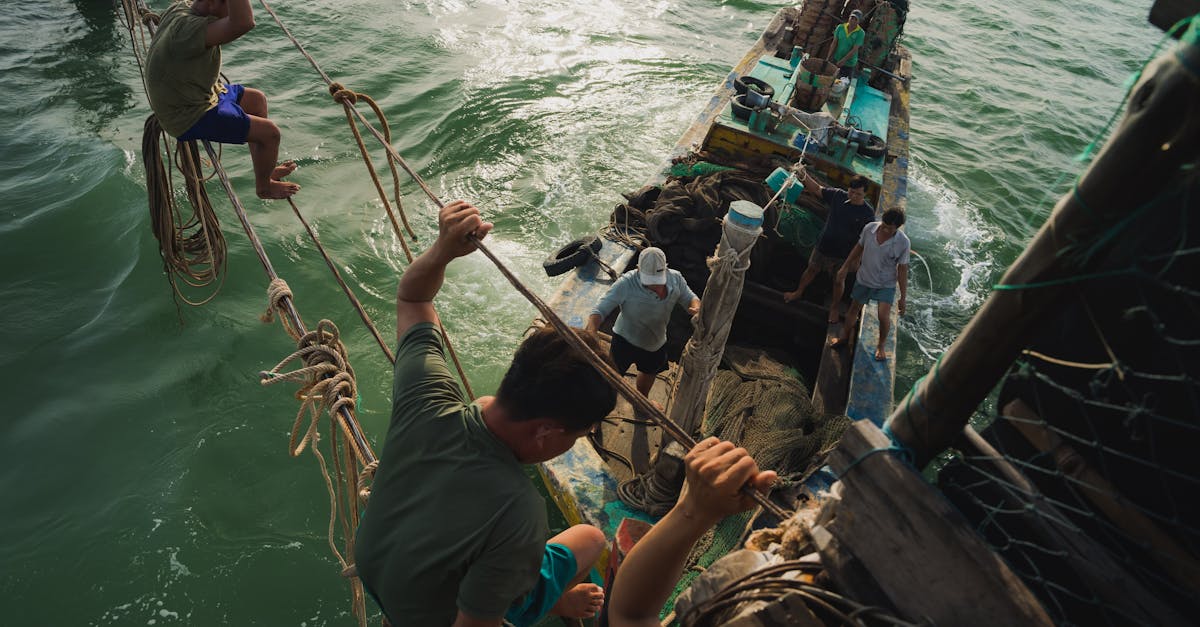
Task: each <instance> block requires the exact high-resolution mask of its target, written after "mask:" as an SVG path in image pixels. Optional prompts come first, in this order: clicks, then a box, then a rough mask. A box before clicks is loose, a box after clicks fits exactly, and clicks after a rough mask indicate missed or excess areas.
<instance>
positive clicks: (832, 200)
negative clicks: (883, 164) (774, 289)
mask: <svg viewBox="0 0 1200 627" xmlns="http://www.w3.org/2000/svg"><path fill="white" fill-rule="evenodd" d="M802 179H803V180H802V181H801V182H802V183H803V184H804V192H805V193H807V194H811V195H814V196H820V197H821V199H822V200H824V201H825V206H827V207H829V214H828V215H827V216H826V217H825V228H824V229H822V230H821V236H820V237H819V238H817V245H816V246H814V247H813V251H812V254H811V255H810V256H809V258H808V267H806V268H805V269H804V274H803V275H801V276H800V284H799V285H797V286H796V289H794V290H792V291H790V292H786V293H784V295H783V301H784V302H787V303H790V302H792V301H794V300H799V299H800V298H801V297H802V296H804V290H805V289H807V288H808V286H809V284H810V283H812V282H813V280H814V279H816V278H817V275H818V274H820V273H822V272H824V273H826V274H828V275H829V276H830V277H832V278H833V297H832V298H830V301H829V324H837V322H838V320H840V319H841V305H842V292H843V291H844V290H845V285H846V275H844V274H840V273H839V272H838V270H839V269H840V268H841V267H842V264H844V263H845V261H846V256H847V255H849V254H850V250H851V249H853V248H854V242H856V241H858V236H859V234H860V233H862V229H863V227H864V226H866V225H867V224H868V223H870V222H871V221H872V220H874V219H875V208H874V207H872V206H871V203H869V202H867V183H868V182H869V181H867V179H866V177H862V176H856V177H854V178H853V179H851V180H850V185H849V186H848V187H847V189H838V188H836V187H822V186H821V184H820V183H818V182H817V180H816V179H814V178H813V177H812V176H809V174H808V172H805V173H804V176H803V177H802Z"/></svg>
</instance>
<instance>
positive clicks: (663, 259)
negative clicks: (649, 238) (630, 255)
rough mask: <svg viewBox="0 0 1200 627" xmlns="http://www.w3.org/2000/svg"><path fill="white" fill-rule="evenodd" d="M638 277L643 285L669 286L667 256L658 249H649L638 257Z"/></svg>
mask: <svg viewBox="0 0 1200 627" xmlns="http://www.w3.org/2000/svg"><path fill="white" fill-rule="evenodd" d="M638 276H639V277H640V278H641V279H642V285H666V284H667V256H666V255H665V254H663V251H662V250H659V249H658V248H654V247H651V248H647V249H646V250H643V251H642V254H641V255H640V256H639V257H638Z"/></svg>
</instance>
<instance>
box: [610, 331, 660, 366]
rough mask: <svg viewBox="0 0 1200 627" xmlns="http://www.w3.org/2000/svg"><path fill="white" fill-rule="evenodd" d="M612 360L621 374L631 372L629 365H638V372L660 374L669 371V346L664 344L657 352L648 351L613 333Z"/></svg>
mask: <svg viewBox="0 0 1200 627" xmlns="http://www.w3.org/2000/svg"><path fill="white" fill-rule="evenodd" d="M612 360H613V362H614V363H616V365H617V372H620V373H621V374H624V373H625V371H626V370H629V364H637V369H638V372H645V373H648V374H658V373H660V372H662V371H663V370H666V369H667V345H666V344H663V345H662V347H661V348H659V349H658V350H656V351H648V350H646V349H644V348H638V347H636V346H634V345H633V344H630V343H629V340H627V339H625V338H623V337H621V336H619V335H617V334H616V333H613V336H612Z"/></svg>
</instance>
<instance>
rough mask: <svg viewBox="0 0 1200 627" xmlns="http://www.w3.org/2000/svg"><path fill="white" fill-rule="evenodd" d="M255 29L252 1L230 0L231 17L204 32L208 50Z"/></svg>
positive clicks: (217, 22) (227, 16) (223, 19)
mask: <svg viewBox="0 0 1200 627" xmlns="http://www.w3.org/2000/svg"><path fill="white" fill-rule="evenodd" d="M253 28H254V10H253V9H251V8H250V0H229V15H226V16H225V17H223V18H221V19H219V20H216V21H215V22H213V23H212V24H209V25H208V28H207V29H205V31H204V45H205V47H207V48H212V47H213V46H219V45H221V44H227V43H229V42H231V41H233V40H234V39H237V38H238V37H241V36H242V35H245V34H246V33H248V32H250V31H251V29H253Z"/></svg>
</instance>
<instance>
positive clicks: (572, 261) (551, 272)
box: [542, 235, 603, 276]
mask: <svg viewBox="0 0 1200 627" xmlns="http://www.w3.org/2000/svg"><path fill="white" fill-rule="evenodd" d="M601 246H603V242H601V241H600V238H599V237H596V236H595V235H589V236H587V237H581V238H579V239H577V240H575V241H573V242H571V243H569V244H567V245H566V246H563V247H562V248H559V249H558V251H557V252H555V253H554V254H553V255H550V256H549V257H547V258H546V260H545V261H543V262H542V268H543V269H544V270H545V271H546V276H558V275H560V274H563V273H566V272H568V271H570V270H572V269H574V268H578V267H579V266H582V265H583V264H585V263H587V260H588V259H591V258H592V255H594V254H596V253H598V252H600V247H601Z"/></svg>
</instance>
